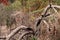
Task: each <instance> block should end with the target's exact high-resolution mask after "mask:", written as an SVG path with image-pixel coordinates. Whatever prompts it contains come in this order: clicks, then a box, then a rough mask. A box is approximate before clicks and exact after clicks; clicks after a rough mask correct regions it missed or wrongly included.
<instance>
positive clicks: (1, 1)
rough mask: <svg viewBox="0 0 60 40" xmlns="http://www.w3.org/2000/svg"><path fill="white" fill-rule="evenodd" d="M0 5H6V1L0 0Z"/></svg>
mask: <svg viewBox="0 0 60 40" xmlns="http://www.w3.org/2000/svg"><path fill="white" fill-rule="evenodd" d="M0 3H3V4H4V5H8V0H0Z"/></svg>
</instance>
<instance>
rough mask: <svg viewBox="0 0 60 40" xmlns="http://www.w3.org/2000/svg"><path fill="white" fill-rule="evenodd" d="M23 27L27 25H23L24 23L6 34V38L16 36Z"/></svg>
mask: <svg viewBox="0 0 60 40" xmlns="http://www.w3.org/2000/svg"><path fill="white" fill-rule="evenodd" d="M21 28H27V27H26V26H23V25H21V26H19V27H17V28H16V29H15V30H13V31H12V32H11V33H10V34H9V35H8V36H6V40H9V39H10V38H11V37H12V36H14V35H15V34H16V33H17V31H19V30H20V29H21Z"/></svg>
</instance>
